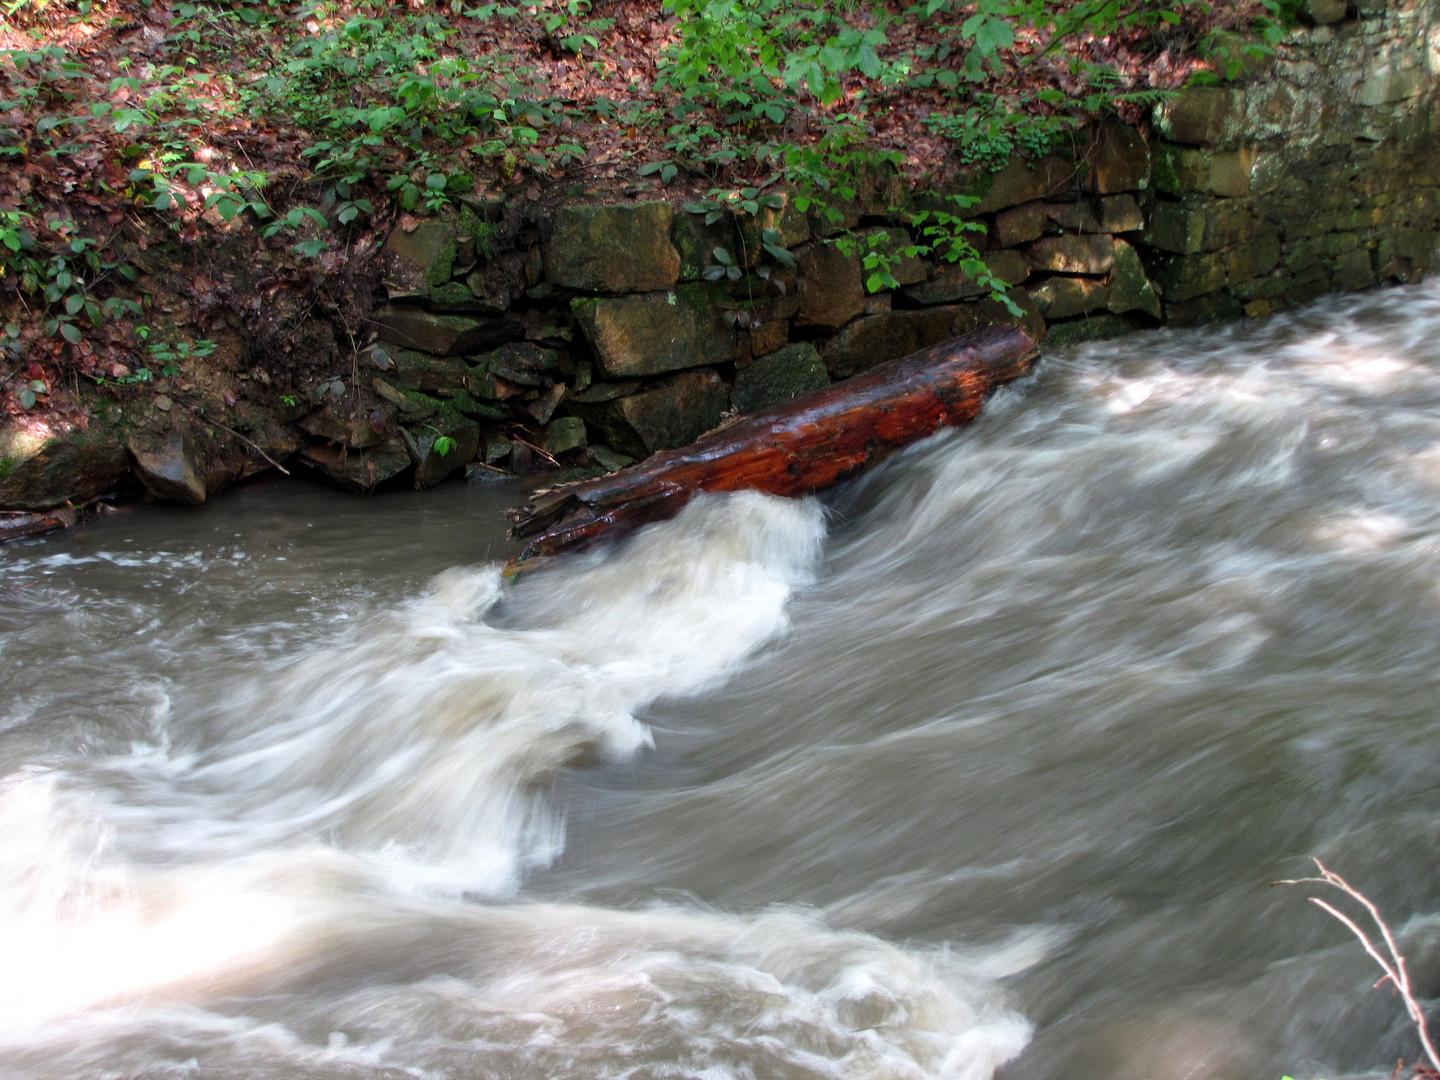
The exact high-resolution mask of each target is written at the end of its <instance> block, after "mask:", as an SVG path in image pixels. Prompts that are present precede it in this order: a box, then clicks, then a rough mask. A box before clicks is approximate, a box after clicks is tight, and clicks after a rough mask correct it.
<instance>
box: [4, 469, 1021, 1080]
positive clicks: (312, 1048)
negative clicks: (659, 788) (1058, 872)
mask: <svg viewBox="0 0 1440 1080" xmlns="http://www.w3.org/2000/svg"><path fill="white" fill-rule="evenodd" d="M823 536H824V526H823V519H822V513H821V510H820V507H819V505H818V503H816V502H815V501H813V500H808V501H786V500H779V499H773V498H768V497H764V496H759V495H753V494H744V495H734V496H726V497H721V498H711V499H702V500H697V501H696V502H695V503H692V504H691V506H690V507H688V508H687V510H686V512H685V513H684V514H683V515H682V516H681V517H680V518H679V519H677V520H676V521H675V522H672V523H668V524H666V525H663V526H660V527H658V528H654V529H651V530H647V531H645V532H644V533H642V534H640V535H638V536H636V537H635V538H633V539H632V541H631V542H630V543H629V544H628V545H627V546H626V547H625V548H624V550H623V551H621V552H619V553H618V554H617V553H611V554H608V555H603V556H595V557H591V558H588V559H584V560H578V561H577V562H576V564H575V566H574V567H572V568H570V569H562V570H560V571H558V572H555V573H546V574H543V575H540V576H537V577H535V578H533V579H530V580H527V581H524V582H522V583H521V584H520V585H519V586H518V587H515V588H513V589H506V588H504V587H502V583H501V579H500V574H499V570H498V569H497V568H495V567H493V566H492V567H483V568H475V569H455V570H451V571H448V572H446V573H444V574H442V575H440V576H439V577H438V578H437V579H435V580H434V581H433V582H431V584H430V587H429V588H428V590H427V591H426V592H425V594H424V595H423V596H422V597H420V598H418V599H416V600H415V601H414V602H412V603H410V604H408V605H405V606H404V607H403V608H401V609H400V610H398V611H392V612H389V613H379V614H375V615H373V616H371V617H370V618H368V619H366V620H364V622H363V625H359V626H354V627H352V628H349V629H347V631H346V633H345V634H344V635H343V636H342V637H341V638H340V640H339V641H338V642H337V643H335V644H332V645H329V646H327V647H324V648H321V649H318V650H316V651H314V652H312V653H310V654H309V655H306V656H304V657H302V658H301V659H299V660H298V661H296V662H293V663H290V664H288V665H285V666H282V667H280V668H278V669H276V670H273V671H270V672H266V673H263V674H259V675H256V676H255V677H252V678H250V679H248V680H241V681H238V682H231V683H227V684H224V685H221V686H218V687H216V688H214V692H213V695H212V698H211V707H210V709H209V711H208V713H207V715H205V716H204V717H202V718H200V719H201V720H202V721H203V723H201V724H200V726H199V730H200V731H202V732H203V734H200V735H197V734H196V733H195V729H194V727H193V726H187V724H186V723H185V722H184V721H186V720H188V719H189V718H185V717H173V716H171V717H162V718H161V719H162V722H161V723H160V728H161V729H162V731H167V732H168V731H169V730H170V729H172V728H174V729H175V730H176V731H177V736H176V737H175V738H174V739H173V740H171V739H168V738H167V739H162V740H160V741H157V742H147V743H144V744H138V745H136V746H135V747H134V748H133V750H132V752H131V753H128V754H125V755H119V756H113V757H109V758H106V759H103V760H99V761H95V760H88V759H84V758H78V759H70V760H66V759H63V758H62V759H59V760H53V761H49V762H46V763H45V764H43V765H37V766H34V767H31V768H29V769H26V770H25V771H23V772H20V773H17V774H14V775H12V776H10V777H9V778H7V779H6V780H5V781H4V784H3V786H0V879H3V883H4V892H3V894H0V895H3V897H4V900H3V903H4V905H5V906H4V909H3V921H0V955H4V956H5V966H4V971H3V975H0V1047H3V1048H4V1054H3V1055H0V1056H4V1057H6V1058H8V1059H9V1060H10V1061H11V1062H12V1063H13V1064H12V1065H11V1066H8V1067H7V1066H4V1065H0V1074H3V1075H25V1076H27V1077H45V1076H56V1077H59V1076H65V1077H76V1076H90V1075H94V1076H102V1075H105V1076H109V1075H126V1074H137V1075H146V1076H169V1075H174V1076H192V1075H205V1074H206V1073H207V1072H208V1071H212V1070H218V1071H220V1072H223V1074H224V1075H226V1076H227V1077H243V1076H255V1077H274V1076H278V1075H285V1076H287V1077H291V1076H294V1077H300V1076H314V1077H322V1076H323V1077H330V1076H347V1077H353V1076H365V1075H372V1074H373V1075H376V1076H382V1075H383V1076H393V1075H411V1076H420V1077H450V1076H459V1075H479V1074H483V1075H490V1074H498V1073H505V1074H507V1075H533V1076H546V1077H561V1076H574V1077H582V1076H583V1077H593V1076H613V1077H627V1076H640V1075H644V1076H672V1075H673V1076H687V1077H688V1076H713V1077H716V1078H717V1080H718V1078H721V1077H727V1078H730V1077H733V1078H759V1077H765V1078H767V1080H768V1078H771V1077H783V1076H793V1077H797V1078H798V1077H804V1078H812V1077H813V1078H820V1077H837V1078H838V1077H877V1078H879V1077H887V1078H888V1077H895V1078H902V1077H903V1078H909V1077H915V1078H920V1077H954V1078H956V1080H985V1078H986V1077H988V1076H989V1075H990V1074H991V1072H993V1070H994V1069H995V1068H996V1067H998V1065H999V1064H1000V1063H1001V1062H1003V1061H1005V1060H1007V1059H1008V1058H1010V1057H1012V1056H1013V1055H1014V1054H1015V1053H1017V1052H1018V1051H1019V1049H1020V1048H1021V1047H1022V1046H1023V1045H1024V1043H1025V1041H1026V1039H1027V1037H1028V1031H1029V1028H1028V1025H1027V1024H1026V1022H1025V1021H1024V1020H1023V1019H1022V1018H1020V1017H1019V1016H1017V1015H1016V1014H1014V1013H1013V1012H1011V1011H1009V1010H1008V1009H1007V1008H1005V1007H1004V1006H1003V1005H1002V1004H1001V1001H1002V995H1001V994H1000V993H999V992H998V991H997V989H996V987H995V984H994V980H993V978H992V977H991V975H990V974H988V973H987V972H985V971H984V970H983V969H982V968H981V967H979V966H976V965H975V964H972V963H971V962H969V961H966V960H961V959H960V958H958V957H954V956H947V955H946V954H944V953H943V952H937V951H934V950H930V951H927V952H923V953H921V952H910V951H906V950H903V949H900V948H897V947H895V946H892V945H888V944H885V943H883V942H881V941H879V940H878V939H876V938H874V937H871V936H868V935H866V934H863V933H859V932H854V931H840V930H833V929H830V928H828V927H826V926H825V925H824V924H823V923H822V922H821V921H820V920H819V919H817V918H816V917H814V916H812V915H807V914H804V913H794V912H768V913H760V914H754V915H738V914H737V915H730V914H721V913H715V912H709V911H705V910H702V909H698V908H693V907H685V906H680V905H669V906H659V907H654V908H651V909H647V910H644V911H632V912H622V911H612V910H605V909H602V908H594V907H584V906H573V905H572V906H565V905H541V904H527V903H515V904H499V905H497V904H496V903H495V901H496V900H499V899H505V898H509V897H512V896H513V895H514V894H515V892H516V890H517V889H518V888H519V886H520V884H521V882H522V881H523V878H524V875H525V872H526V870H527V869H528V868H531V867H534V866H537V865H543V864H544V863H546V862H548V861H550V860H553V859H554V858H555V857H556V856H557V855H558V853H559V852H560V850H561V848H562V845H563V820H562V815H561V811H560V810H559V809H558V808H557V807H555V806H553V805H552V804H551V802H550V801H549V799H548V798H547V784H548V782H549V780H550V778H551V777H552V776H553V775H554V774H555V773H556V771H557V770H559V769H561V768H563V767H565V766H566V765H567V764H569V763H571V762H573V761H575V760H577V759H581V758H584V757H587V756H595V755H598V756H601V757H605V758H610V759H617V760H618V759H624V758H627V757H629V756H631V755H634V754H635V753H637V752H639V751H641V750H643V749H644V748H646V747H647V746H648V745H649V743H650V735H649V732H648V731H647V730H646V728H645V726H644V725H643V724H642V723H641V722H640V721H639V720H637V719H636V713H637V712H638V711H639V710H641V709H643V708H644V707H645V706H646V705H647V704H648V703H650V702H652V701H654V700H656V699H657V698H659V697H661V696H667V695H668V696H674V695H685V694H693V693H696V692H698V691H700V690H702V689H704V688H706V687H709V686H713V685H715V684H716V683H717V682H719V681H721V680H723V679H724V678H726V677H727V676H728V675H729V674H730V673H731V672H733V671H734V670H735V669H736V667H737V666H738V665H740V664H742V663H743V662H744V661H745V660H746V658H747V657H748V656H749V655H750V654H752V653H753V652H754V651H755V650H756V649H757V648H759V647H760V646H762V645H763V644H764V643H765V642H767V641H769V640H772V639H774V638H775V637H776V636H777V635H779V634H782V633H783V632H784V631H785V629H786V627H787V625H788V622H787V615H786V606H787V602H788V599H789V597H790V595H791V594H792V592H793V591H794V589H796V588H797V587H799V586H803V585H804V584H806V583H807V582H808V581H809V580H810V579H811V576H812V575H813V573H814V569H815V566H816V564H817V561H818V558H819V553H820V547H821V542H822V540H823ZM167 720H168V721H169V723H168V724H167V723H166V722H165V721H167ZM462 897H463V898H464V900H462V899H461V898H462ZM479 899H484V900H485V901H487V902H485V903H477V902H476V901H477V900H479ZM397 942H403V944H398V945H397ZM277 1003H284V1004H283V1005H277ZM275 1009H278V1013H277V1015H274V1016H270V1015H267V1010H275ZM9 1068H15V1069H18V1070H19V1071H17V1072H15V1073H10V1072H8V1069H9Z"/></svg>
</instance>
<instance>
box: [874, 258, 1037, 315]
mask: <svg viewBox="0 0 1440 1080" xmlns="http://www.w3.org/2000/svg"><path fill="white" fill-rule="evenodd" d="M983 261H984V263H985V266H986V269H988V270H989V272H990V274H991V276H992V277H994V278H995V280H997V281H999V282H1001V283H1003V284H1005V285H1019V284H1020V283H1021V282H1023V281H1024V280H1025V279H1026V278H1028V277H1029V276H1030V266H1029V264H1028V263H1026V261H1025V256H1023V255H1021V254H1020V252H1018V251H1014V250H1011V249H1010V248H1005V249H1004V250H1002V251H991V252H987V253H986V254H985V255H984V256H983ZM900 291H901V293H902V294H903V295H904V296H905V297H906V298H907V299H909V300H912V301H914V302H915V303H917V304H950V303H954V302H955V301H956V300H966V299H969V298H971V297H975V296H984V295H985V294H986V293H988V292H989V291H990V286H989V284H988V283H987V284H981V283H980V282H978V281H977V280H976V279H975V278H973V277H971V276H970V275H969V274H968V273H966V271H965V270H964V268H963V267H962V266H961V265H960V264H959V263H943V264H941V265H940V266H939V267H938V268H937V269H936V272H935V276H934V277H933V278H931V279H930V280H929V281H924V282H921V283H920V284H918V285H909V286H906V287H905V288H903V289H901V290H900Z"/></svg>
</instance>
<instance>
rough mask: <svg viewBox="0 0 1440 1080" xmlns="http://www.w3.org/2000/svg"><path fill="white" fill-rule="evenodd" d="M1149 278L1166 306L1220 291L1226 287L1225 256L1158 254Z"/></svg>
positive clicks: (1152, 262) (1153, 261) (1210, 254)
mask: <svg viewBox="0 0 1440 1080" xmlns="http://www.w3.org/2000/svg"><path fill="white" fill-rule="evenodd" d="M1150 278H1151V280H1152V281H1154V282H1155V284H1157V285H1159V286H1160V289H1161V292H1162V293H1163V295H1164V298H1165V303H1166V306H1167V308H1168V306H1169V305H1171V304H1177V303H1182V302H1184V301H1186V300H1193V299H1194V298H1195V297H1197V296H1204V295H1206V294H1207V293H1213V292H1219V291H1220V290H1221V289H1223V288H1224V287H1225V256H1224V255H1222V254H1219V253H1217V252H1211V253H1208V254H1203V255H1160V256H1157V257H1156V258H1155V259H1152V260H1151V263H1150Z"/></svg>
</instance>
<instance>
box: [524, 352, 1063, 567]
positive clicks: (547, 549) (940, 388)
mask: <svg viewBox="0 0 1440 1080" xmlns="http://www.w3.org/2000/svg"><path fill="white" fill-rule="evenodd" d="M1036 355H1037V352H1036V348H1035V342H1033V341H1032V340H1031V339H1030V338H1029V337H1027V336H1026V335H1025V333H1024V332H1023V331H1021V330H1018V329H1015V328H1013V327H1002V326H992V327H987V328H985V329H983V330H977V331H975V332H973V333H970V334H966V335H964V336H963V337H958V338H952V339H951V340H949V341H943V342H941V343H940V344H938V345H932V346H931V347H930V348H928V349H923V350H921V351H920V352H917V353H912V354H911V355H910V356H906V357H902V358H900V359H899V360H892V361H889V362H888V363H884V364H880V365H878V366H876V367H873V368H871V369H870V370H869V371H867V372H864V373H863V374H860V375H856V376H854V377H853V378H850V379H846V380H845V381H844V382H841V383H836V384H835V385H834V386H831V387H828V388H826V389H824V390H817V391H815V392H814V393H811V394H806V395H804V396H802V397H798V398H795V399H793V400H791V401H787V402H785V403H784V404H782V405H777V406H775V407H773V408H770V409H766V410H764V411H762V412H756V413H751V414H749V415H748V416H742V417H740V418H739V419H738V420H735V421H734V422H732V423H730V424H727V425H726V426H724V427H721V428H717V429H716V430H714V431H712V432H710V433H709V434H708V435H705V436H702V437H701V438H699V439H697V440H696V441H695V442H693V443H691V444H690V445H689V446H682V447H680V448H679V449H678V450H668V451H665V452H664V453H659V454H655V455H654V456H652V457H649V458H647V459H646V460H644V461H641V462H638V463H637V464H635V465H631V466H630V467H629V468H626V469H621V470H620V471H619V472H615V473H611V474H610V475H608V476H602V477H599V478H598V479H595V480H583V481H580V482H578V483H574V484H567V485H565V486H563V487H558V488H552V489H549V490H545V491H540V492H537V493H536V496H535V498H534V500H533V501H532V502H531V503H529V504H528V505H526V506H524V507H522V508H521V509H520V510H518V511H514V512H512V514H511V518H512V520H513V521H514V524H513V526H512V527H511V529H510V535H511V537H512V538H515V539H519V538H524V537H533V538H534V539H532V540H531V541H530V543H529V544H527V545H526V547H525V549H524V550H523V551H522V552H521V554H520V555H519V557H518V558H516V559H514V560H513V561H512V562H511V565H510V569H512V570H514V569H518V568H519V567H520V566H521V565H522V564H524V563H526V562H528V561H530V560H532V559H536V558H543V557H546V556H551V555H555V554H557V553H558V552H561V551H565V550H567V549H569V548H578V547H584V546H588V545H589V544H591V543H593V542H595V541H596V540H599V539H601V538H602V537H603V538H605V539H614V538H619V537H621V536H623V535H625V534H626V533H628V532H631V531H632V530H634V529H636V528H638V527H640V526H641V525H645V524H648V523H649V522H652V521H661V520H663V519H665V518H669V517H673V516H674V515H675V514H676V513H678V512H679V511H680V508H681V507H682V506H684V505H685V504H686V503H687V502H689V501H690V499H691V498H692V497H693V496H694V495H696V494H698V493H699V492H702V491H738V490H741V489H753V490H756V491H764V492H768V493H770V494H772V495H792V496H793V495H808V494H810V493H811V492H813V491H818V490H820V489H821V488H824V487H828V486H830V485H831V484H835V483H838V482H839V481H841V480H844V479H846V478H847V477H850V476H853V475H855V474H856V473H857V472H859V471H860V470H861V469H863V468H865V467H866V466H867V465H870V464H873V463H874V462H876V461H878V460H880V459H881V458H882V457H884V456H885V455H886V454H888V453H890V452H891V451H893V450H896V449H898V448H899V447H902V446H905V445H906V444H908V443H912V442H914V441H915V440H917V439H922V438H924V437H925V436H927V435H930V434H932V433H934V432H935V431H937V430H939V429H940V428H942V427H948V426H952V425H955V424H963V423H965V422H966V421H967V420H971V419H973V418H974V417H975V415H976V414H977V413H978V412H979V411H980V406H981V404H982V403H983V402H984V400H985V397H986V395H987V394H989V393H990V391H991V390H993V389H994V388H995V387H997V386H1000V385H1001V384H1002V383H1006V382H1009V381H1010V380H1012V379H1017V378H1019V377H1020V376H1022V375H1024V374H1025V373H1026V372H1028V371H1029V370H1030V367H1031V365H1032V364H1033V363H1034V362H1035V357H1036Z"/></svg>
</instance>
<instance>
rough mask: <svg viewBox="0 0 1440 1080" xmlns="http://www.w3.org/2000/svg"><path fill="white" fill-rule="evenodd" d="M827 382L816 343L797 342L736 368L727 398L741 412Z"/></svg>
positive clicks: (796, 395)
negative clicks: (748, 364)
mask: <svg viewBox="0 0 1440 1080" xmlns="http://www.w3.org/2000/svg"><path fill="white" fill-rule="evenodd" d="M829 385H830V376H829V375H828V374H827V373H826V371H825V364H824V362H823V361H822V360H821V359H820V354H819V352H817V351H816V349H815V346H813V345H811V344H809V343H808V342H800V343H798V344H795V345H787V346H785V347H784V348H782V349H778V350H777V351H775V352H772V353H769V354H767V355H765V356H761V357H759V358H758V359H757V360H756V361H755V362H754V363H753V364H751V365H750V366H749V367H747V368H745V369H744V370H743V371H740V372H738V373H737V374H736V376H735V385H734V387H733V388H732V389H731V391H730V401H731V404H733V405H734V407H735V408H736V409H738V410H739V411H740V412H754V411H755V410H757V409H768V408H769V407H770V406H771V405H778V404H780V403H781V402H782V401H789V400H790V399H791V398H793V397H798V396H799V395H800V394H806V393H809V392H810V391H811V390H820V389H823V388H824V387H826V386H829Z"/></svg>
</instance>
